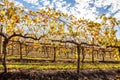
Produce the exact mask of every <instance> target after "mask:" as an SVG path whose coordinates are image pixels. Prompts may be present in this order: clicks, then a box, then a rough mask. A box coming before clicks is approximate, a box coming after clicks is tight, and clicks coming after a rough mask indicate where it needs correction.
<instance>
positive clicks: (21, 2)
mask: <svg viewBox="0 0 120 80" xmlns="http://www.w3.org/2000/svg"><path fill="white" fill-rule="evenodd" d="M12 1H13V0H12ZM14 1H15V3H16V5H17V6H25V7H26V8H27V9H31V10H39V9H41V8H46V7H50V8H56V9H58V10H60V11H62V12H65V13H68V14H73V15H74V16H76V17H78V18H80V17H84V18H89V19H91V20H95V19H96V17H98V16H99V15H101V14H106V15H107V16H111V15H112V16H114V17H116V18H117V19H119V20H120V0H14ZM119 34H120V33H119ZM117 36H119V35H117ZM119 38H120V36H119Z"/></svg>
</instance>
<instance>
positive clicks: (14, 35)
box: [8, 33, 45, 40]
mask: <svg viewBox="0 0 120 80" xmlns="http://www.w3.org/2000/svg"><path fill="white" fill-rule="evenodd" d="M17 36H18V37H22V38H30V39H33V40H40V39H41V38H42V37H44V36H45V35H43V36H41V37H39V38H37V37H32V36H27V34H25V35H22V34H16V33H14V34H13V35H11V36H10V37H9V38H8V39H11V38H12V37H17Z"/></svg>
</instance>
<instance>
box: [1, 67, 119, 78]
mask: <svg viewBox="0 0 120 80" xmlns="http://www.w3.org/2000/svg"><path fill="white" fill-rule="evenodd" d="M0 80H120V69H110V70H81V71H80V73H79V74H78V73H76V71H75V70H64V71H56V70H55V71H54V70H31V69H29V70H23V69H22V70H21V69H19V70H15V69H12V70H9V72H8V73H2V71H1V72H0Z"/></svg>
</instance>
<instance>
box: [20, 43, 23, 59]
mask: <svg viewBox="0 0 120 80" xmlns="http://www.w3.org/2000/svg"><path fill="white" fill-rule="evenodd" d="M19 45H20V61H21V60H22V59H23V58H22V43H21V42H19Z"/></svg>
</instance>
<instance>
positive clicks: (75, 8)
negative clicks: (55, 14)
mask: <svg viewBox="0 0 120 80" xmlns="http://www.w3.org/2000/svg"><path fill="white" fill-rule="evenodd" d="M23 1H25V2H27V3H31V4H33V6H34V5H37V6H38V7H34V8H35V9H40V8H45V7H50V8H56V9H57V10H60V11H62V12H65V13H68V14H73V15H75V16H76V17H78V18H79V17H85V18H90V19H92V20H94V19H95V17H97V16H98V15H100V14H99V11H98V10H97V8H103V9H106V8H107V7H108V5H109V6H110V5H111V7H110V8H109V9H108V12H107V16H110V14H114V13H115V12H117V11H118V10H119V9H120V0H95V2H94V0H75V3H70V2H67V1H65V0H52V2H50V0H23ZM39 2H40V3H41V4H39ZM90 3H91V4H92V5H93V6H92V7H91V6H90V5H89V4H90ZM71 5H72V6H71ZM103 13H104V12H103ZM119 15H120V11H119V12H117V13H116V14H115V15H114V16H115V17H117V18H120V17H119Z"/></svg>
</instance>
